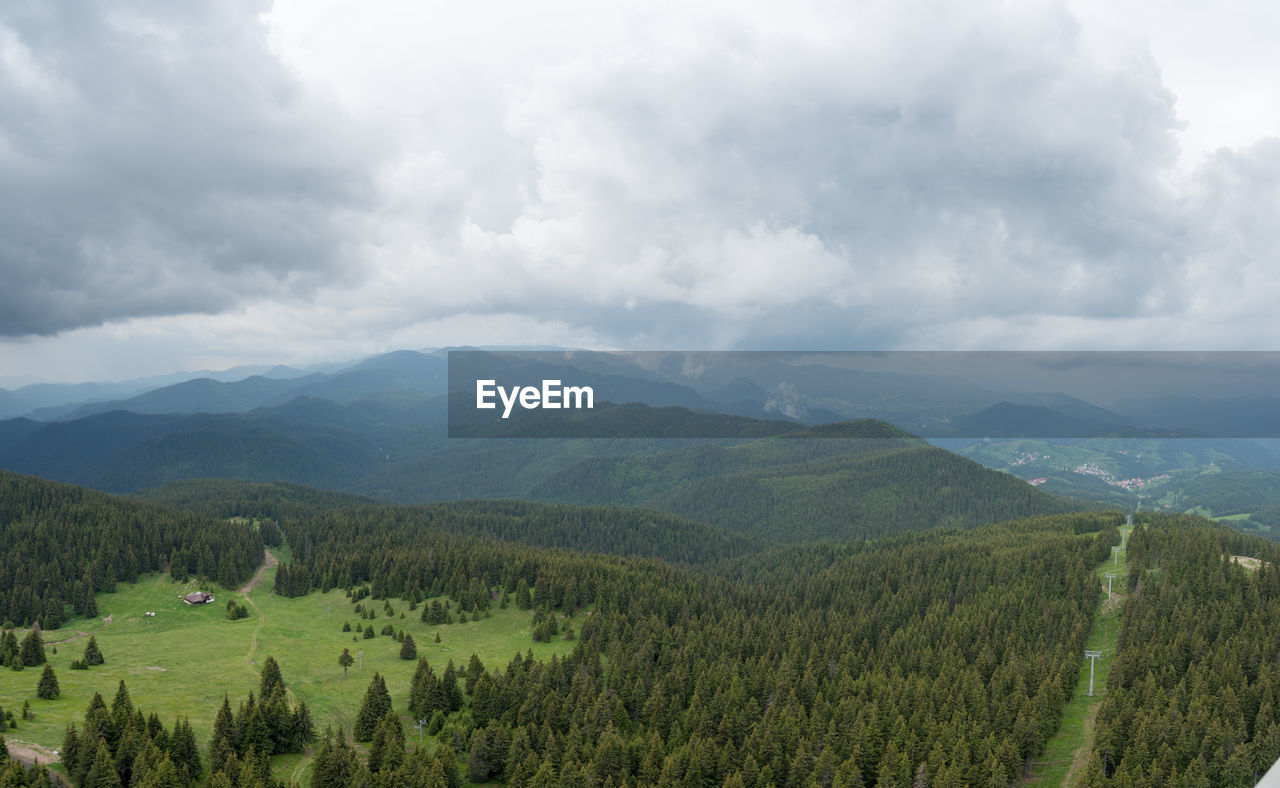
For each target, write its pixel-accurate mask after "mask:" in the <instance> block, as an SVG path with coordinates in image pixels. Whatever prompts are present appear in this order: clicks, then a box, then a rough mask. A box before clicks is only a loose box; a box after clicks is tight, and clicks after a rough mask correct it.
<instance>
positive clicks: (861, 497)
mask: <svg viewBox="0 0 1280 788" xmlns="http://www.w3.org/2000/svg"><path fill="white" fill-rule="evenodd" d="M530 495H531V496H532V497H535V498H541V499H544V500H568V501H571V502H574V503H602V502H606V501H609V500H611V499H614V500H616V499H622V501H623V502H627V503H633V504H637V505H641V506H647V507H651V508H654V509H659V510H662V511H667V512H671V513H673V514H677V515H680V516H683V517H688V518H690V519H693V520H699V521H702V522H706V523H711V524H713V525H718V526H721V527H723V528H727V529H730V530H734V531H739V532H742V533H746V534H750V535H753V536H759V537H763V538H767V539H773V540H779V541H803V540H816V539H851V538H857V537H860V536H871V535H875V534H883V533H895V532H898V531H903V530H918V529H922V528H931V527H936V526H957V527H969V526H974V525H979V524H982V523H990V522H996V521H999V520H1007V519H1013V518H1016V517H1026V516H1030V515H1036V514H1048V513H1054V512H1066V511H1073V510H1077V509H1079V508H1080V507H1079V506H1078V505H1076V504H1073V503H1071V502H1068V501H1067V500H1065V499H1062V498H1057V497H1055V496H1051V495H1047V494H1045V493H1042V492H1040V491H1039V490H1036V489H1035V488H1034V487H1031V486H1030V485H1028V484H1026V483H1025V482H1023V481H1021V480H1020V479H1018V478H1017V477H1014V476H1011V475H1009V474H1006V473H1001V472H999V471H992V470H989V469H987V468H983V467H982V466H981V465H979V464H977V463H975V462H972V461H970V460H966V459H964V458H962V457H959V456H957V455H954V454H951V453H950V452H947V451H944V450H942V449H937V448H933V447H929V446H922V445H919V444H918V443H916V442H914V441H913V440H910V439H897V440H888V439H863V440H854V439H840V438H808V439H801V438H769V439H762V440H759V441H753V442H751V443H748V444H744V445H741V446H734V447H721V446H704V447H696V448H689V449H682V450H678V451H675V452H669V453H666V454H661V455H657V456H653V457H599V458H592V459H588V460H584V461H582V462H580V463H578V464H576V465H574V466H572V467H571V468H569V469H567V470H565V471H562V472H560V473H558V474H556V475H555V476H553V477H551V478H550V479H548V480H547V481H546V482H544V483H543V484H541V485H539V486H537V487H535V488H534V489H533V490H532V491H531V493H530Z"/></svg>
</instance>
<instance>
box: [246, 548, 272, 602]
mask: <svg viewBox="0 0 1280 788" xmlns="http://www.w3.org/2000/svg"><path fill="white" fill-rule="evenodd" d="M262 552H263V553H265V554H266V558H265V563H263V564H262V566H260V567H258V571H256V572H254V573H253V577H251V578H249V582H247V583H245V584H244V587H243V588H241V589H240V591H239V593H241V594H247V593H249V592H250V591H252V590H253V588H254V586H256V585H257V584H258V583H259V581H261V580H262V576H263V575H265V574H266V573H267V570H268V569H270V568H271V567H273V566H279V565H280V559H279V558H276V557H275V556H274V555H272V554H271V551H270V550H263V551H262Z"/></svg>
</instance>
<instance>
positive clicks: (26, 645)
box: [18, 624, 45, 668]
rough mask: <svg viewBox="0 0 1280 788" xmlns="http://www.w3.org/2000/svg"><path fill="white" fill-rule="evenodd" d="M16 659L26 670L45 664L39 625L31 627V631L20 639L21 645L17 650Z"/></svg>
mask: <svg viewBox="0 0 1280 788" xmlns="http://www.w3.org/2000/svg"><path fill="white" fill-rule="evenodd" d="M18 659H20V660H21V661H22V664H23V665H25V666H26V667H28V668H34V667H35V666H37V665H43V664H44V663H45V655H44V643H42V642H41V640H40V625H39V624H35V625H33V626H32V627H31V631H30V632H28V633H27V636H26V637H25V638H23V639H22V645H21V646H20V647H19V648H18Z"/></svg>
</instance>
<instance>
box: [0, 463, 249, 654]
mask: <svg viewBox="0 0 1280 788" xmlns="http://www.w3.org/2000/svg"><path fill="white" fill-rule="evenodd" d="M262 550H263V545H262V538H261V537H260V536H259V535H258V534H257V533H256V532H255V531H253V530H251V529H249V528H247V527H245V526H243V525H236V524H233V523H229V522H227V521H225V520H211V519H208V518H203V517H199V516H196V515H193V514H189V513H186V512H182V511H178V510H175V509H168V508H162V507H159V506H155V505H153V504H146V503H140V502H136V501H129V500H125V499H121V498H116V497H113V496H110V495H106V494H103V493H99V492H93V491H90V490H85V489H82V488H79V487H72V486H70V485H65V484H58V483H55V482H49V481H45V480H43V479H38V478H35V477H31V476H21V475H18V474H14V473H8V472H7V471H0V616H3V620H4V621H5V622H6V623H5V626H6V627H13V626H20V627H25V626H28V625H30V624H32V623H34V622H38V623H39V624H40V626H41V627H43V628H44V629H56V628H58V627H60V626H62V624H63V622H64V620H65V618H66V615H67V610H66V609H67V607H70V608H71V610H72V611H74V613H75V614H77V615H82V616H94V615H97V607H96V603H95V601H94V593H95V592H109V591H112V590H113V589H114V588H115V585H116V583H118V582H129V583H131V582H134V581H136V580H137V579H138V576H139V575H140V574H141V573H143V572H154V571H159V570H161V569H162V568H167V567H169V566H170V563H171V562H178V563H179V564H181V566H182V567H183V571H185V572H186V573H189V574H192V575H198V576H200V577H204V578H207V579H208V580H210V581H216V582H218V583H221V584H223V585H224V586H234V585H237V584H239V583H241V582H243V581H244V580H245V579H246V578H248V577H249V575H251V574H252V573H253V571H254V569H256V568H257V566H258V565H259V564H260V563H261V562H262Z"/></svg>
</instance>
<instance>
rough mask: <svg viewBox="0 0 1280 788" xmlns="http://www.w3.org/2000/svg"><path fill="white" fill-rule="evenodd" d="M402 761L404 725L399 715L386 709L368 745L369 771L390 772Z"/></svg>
mask: <svg viewBox="0 0 1280 788" xmlns="http://www.w3.org/2000/svg"><path fill="white" fill-rule="evenodd" d="M403 761H404V726H403V725H402V724H401V722H400V715H398V714H396V713H395V711H394V710H390V709H389V710H388V711H387V713H386V715H384V716H383V718H382V721H381V722H379V723H378V727H377V729H376V730H375V731H374V732H373V743H372V744H371V745H370V747H369V771H371V772H390V771H394V770H395V769H397V768H399V767H400V764H401V762H403Z"/></svg>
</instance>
